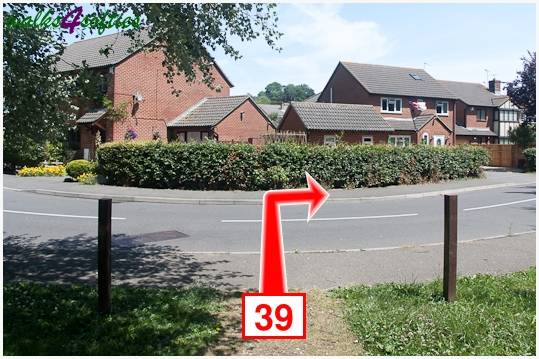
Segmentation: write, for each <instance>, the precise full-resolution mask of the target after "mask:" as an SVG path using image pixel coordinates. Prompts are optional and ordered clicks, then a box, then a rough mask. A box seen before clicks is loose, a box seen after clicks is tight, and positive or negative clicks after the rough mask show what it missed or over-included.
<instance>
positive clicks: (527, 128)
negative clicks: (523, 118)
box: [509, 122, 535, 149]
mask: <svg viewBox="0 0 539 359" xmlns="http://www.w3.org/2000/svg"><path fill="white" fill-rule="evenodd" d="M509 140H511V142H513V143H514V144H516V145H519V146H520V147H522V148H524V149H526V148H528V147H535V123H533V122H523V123H521V124H520V125H519V126H518V127H515V128H512V129H510V130H509Z"/></svg>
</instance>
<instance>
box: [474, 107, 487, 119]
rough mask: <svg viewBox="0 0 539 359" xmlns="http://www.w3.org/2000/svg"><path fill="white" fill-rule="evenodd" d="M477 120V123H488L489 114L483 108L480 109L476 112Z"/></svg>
mask: <svg viewBox="0 0 539 359" xmlns="http://www.w3.org/2000/svg"><path fill="white" fill-rule="evenodd" d="M475 118H476V119H477V121H486V120H487V112H486V111H485V110H484V109H482V108H478V109H477V110H475Z"/></svg>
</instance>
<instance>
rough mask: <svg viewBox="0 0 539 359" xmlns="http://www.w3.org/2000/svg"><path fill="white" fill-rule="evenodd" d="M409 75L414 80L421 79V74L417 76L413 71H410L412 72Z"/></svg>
mask: <svg viewBox="0 0 539 359" xmlns="http://www.w3.org/2000/svg"><path fill="white" fill-rule="evenodd" d="M410 76H411V77H412V78H413V79H414V80H418V81H419V80H423V79H422V78H421V76H419V75H418V74H416V73H414V72H412V73H411V74H410Z"/></svg>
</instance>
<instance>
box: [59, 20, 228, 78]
mask: <svg viewBox="0 0 539 359" xmlns="http://www.w3.org/2000/svg"><path fill="white" fill-rule="evenodd" d="M135 39H137V40H140V41H141V42H142V46H145V45H147V44H148V43H150V42H151V38H150V36H149V34H148V29H143V30H141V31H140V32H139V34H138V36H135ZM131 41H132V40H131V38H130V37H129V36H127V35H126V34H125V31H122V32H118V33H115V34H111V35H106V36H99V37H95V38H92V39H86V40H81V41H77V42H74V43H72V44H71V45H69V46H66V48H65V49H64V53H63V54H62V56H61V57H60V60H59V61H58V62H57V63H56V69H57V71H58V72H65V71H71V70H75V69H77V67H80V66H82V64H83V61H85V62H86V65H87V66H88V67H89V68H99V67H107V66H112V65H116V64H117V63H119V62H121V61H123V60H124V59H126V58H127V57H129V56H130V55H132V54H133V53H134V52H137V51H138V50H140V49H141V47H139V48H133V49H131V47H132V45H131ZM107 46H111V47H112V50H111V51H109V53H108V55H106V56H105V55H104V54H100V53H99V50H101V49H104V48H106V47H107ZM129 49H131V50H133V51H129ZM214 66H215V68H216V69H217V70H218V71H219V72H220V74H221V75H222V76H223V78H224V79H225V81H226V82H227V83H228V84H229V85H230V87H232V86H233V85H232V82H230V80H229V79H228V77H227V76H226V75H225V73H224V72H223V70H222V69H221V68H220V67H219V65H218V64H217V63H216V62H215V63H214Z"/></svg>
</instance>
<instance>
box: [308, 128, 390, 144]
mask: <svg viewBox="0 0 539 359" xmlns="http://www.w3.org/2000/svg"><path fill="white" fill-rule="evenodd" d="M389 134H390V133H389V132H360V131H314V130H313V131H308V132H307V142H308V143H310V144H318V145H322V144H324V136H325V135H337V136H338V137H340V138H341V140H342V141H344V142H347V143H350V144H361V143H362V141H363V136H372V140H373V142H374V144H377V145H378V144H387V136H388V135H389Z"/></svg>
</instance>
